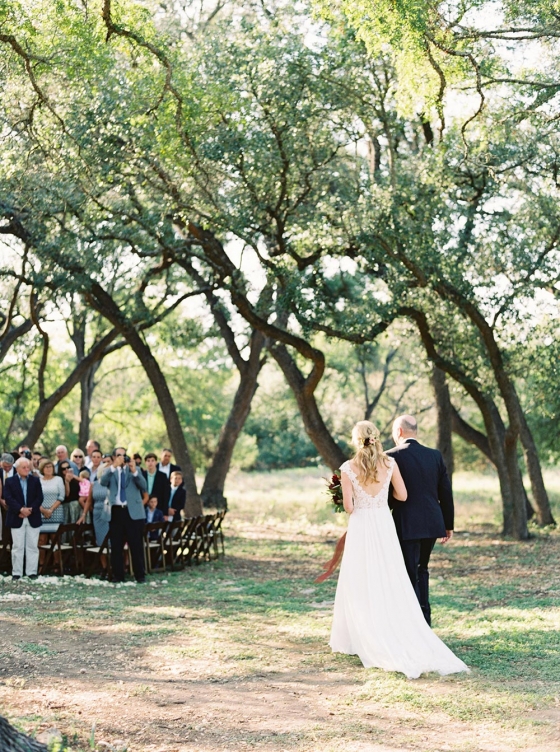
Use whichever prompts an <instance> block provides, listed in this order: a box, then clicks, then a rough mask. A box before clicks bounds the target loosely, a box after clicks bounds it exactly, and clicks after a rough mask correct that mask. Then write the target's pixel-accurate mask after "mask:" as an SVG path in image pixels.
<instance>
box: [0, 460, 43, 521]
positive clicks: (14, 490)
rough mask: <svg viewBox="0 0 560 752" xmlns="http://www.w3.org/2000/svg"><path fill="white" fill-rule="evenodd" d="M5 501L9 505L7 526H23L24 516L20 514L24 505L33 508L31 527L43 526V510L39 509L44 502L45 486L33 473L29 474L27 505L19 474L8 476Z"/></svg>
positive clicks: (5, 485)
mask: <svg viewBox="0 0 560 752" xmlns="http://www.w3.org/2000/svg"><path fill="white" fill-rule="evenodd" d="M4 501H5V502H6V504H7V505H8V513H7V515H6V527H15V528H18V527H21V526H22V525H23V517H20V516H19V513H20V512H21V510H22V507H24V506H28V507H31V509H32V510H33V511H32V512H31V514H30V515H29V517H28V518H27V519H28V520H29V524H30V525H31V527H41V512H40V511H39V509H40V507H41V504H42V503H43V487H42V486H41V481H40V480H39V478H37V477H35V475H31V473H30V474H29V475H28V476H27V505H26V504H25V502H24V499H23V489H22V487H21V482H20V479H19V475H17V474H16V475H14V476H12V477H11V478H8V479H7V480H6V482H5V484H4Z"/></svg>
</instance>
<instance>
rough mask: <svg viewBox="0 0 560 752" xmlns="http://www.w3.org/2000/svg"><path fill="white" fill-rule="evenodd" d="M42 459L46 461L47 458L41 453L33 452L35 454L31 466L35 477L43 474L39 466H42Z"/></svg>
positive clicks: (32, 456)
mask: <svg viewBox="0 0 560 752" xmlns="http://www.w3.org/2000/svg"><path fill="white" fill-rule="evenodd" d="M42 459H46V458H45V457H43V455H42V454H41V452H33V454H32V455H31V464H32V466H33V467H32V471H31V472H32V473H33V475H37V473H39V474H40V473H41V471H40V470H39V465H40V464H41V460H42ZM53 469H54V465H53Z"/></svg>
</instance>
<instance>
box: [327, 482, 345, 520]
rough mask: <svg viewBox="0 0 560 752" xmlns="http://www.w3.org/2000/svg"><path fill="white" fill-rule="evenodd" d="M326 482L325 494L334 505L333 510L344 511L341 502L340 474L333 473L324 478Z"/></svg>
mask: <svg viewBox="0 0 560 752" xmlns="http://www.w3.org/2000/svg"><path fill="white" fill-rule="evenodd" d="M325 480H326V482H327V494H328V496H329V500H330V502H331V503H332V505H333V507H334V511H335V512H344V505H343V503H342V485H341V483H340V475H338V473H333V474H332V476H331V478H325Z"/></svg>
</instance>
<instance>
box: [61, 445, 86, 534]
mask: <svg viewBox="0 0 560 752" xmlns="http://www.w3.org/2000/svg"><path fill="white" fill-rule="evenodd" d="M58 474H59V475H60V477H61V478H62V480H63V481H64V492H65V493H64V502H63V505H62V507H63V510H64V523H65V524H66V525H70V524H73V523H74V522H77V521H78V519H79V518H80V516H81V514H82V507H81V506H80V502H79V498H80V481H79V480H78V478H77V477H76V476H75V475H74V470H73V468H72V466H71V465H70V462H69V461H68V460H63V461H61V462H59V464H58Z"/></svg>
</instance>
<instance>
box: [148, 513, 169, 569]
mask: <svg viewBox="0 0 560 752" xmlns="http://www.w3.org/2000/svg"><path fill="white" fill-rule="evenodd" d="M168 524H169V523H167V522H147V523H146V524H145V525H144V560H145V563H146V571H147V572H165V563H166V562H165V545H164V544H165V531H166V530H167V526H168ZM154 533H157V535H156V536H154V535H153V534H154Z"/></svg>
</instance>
